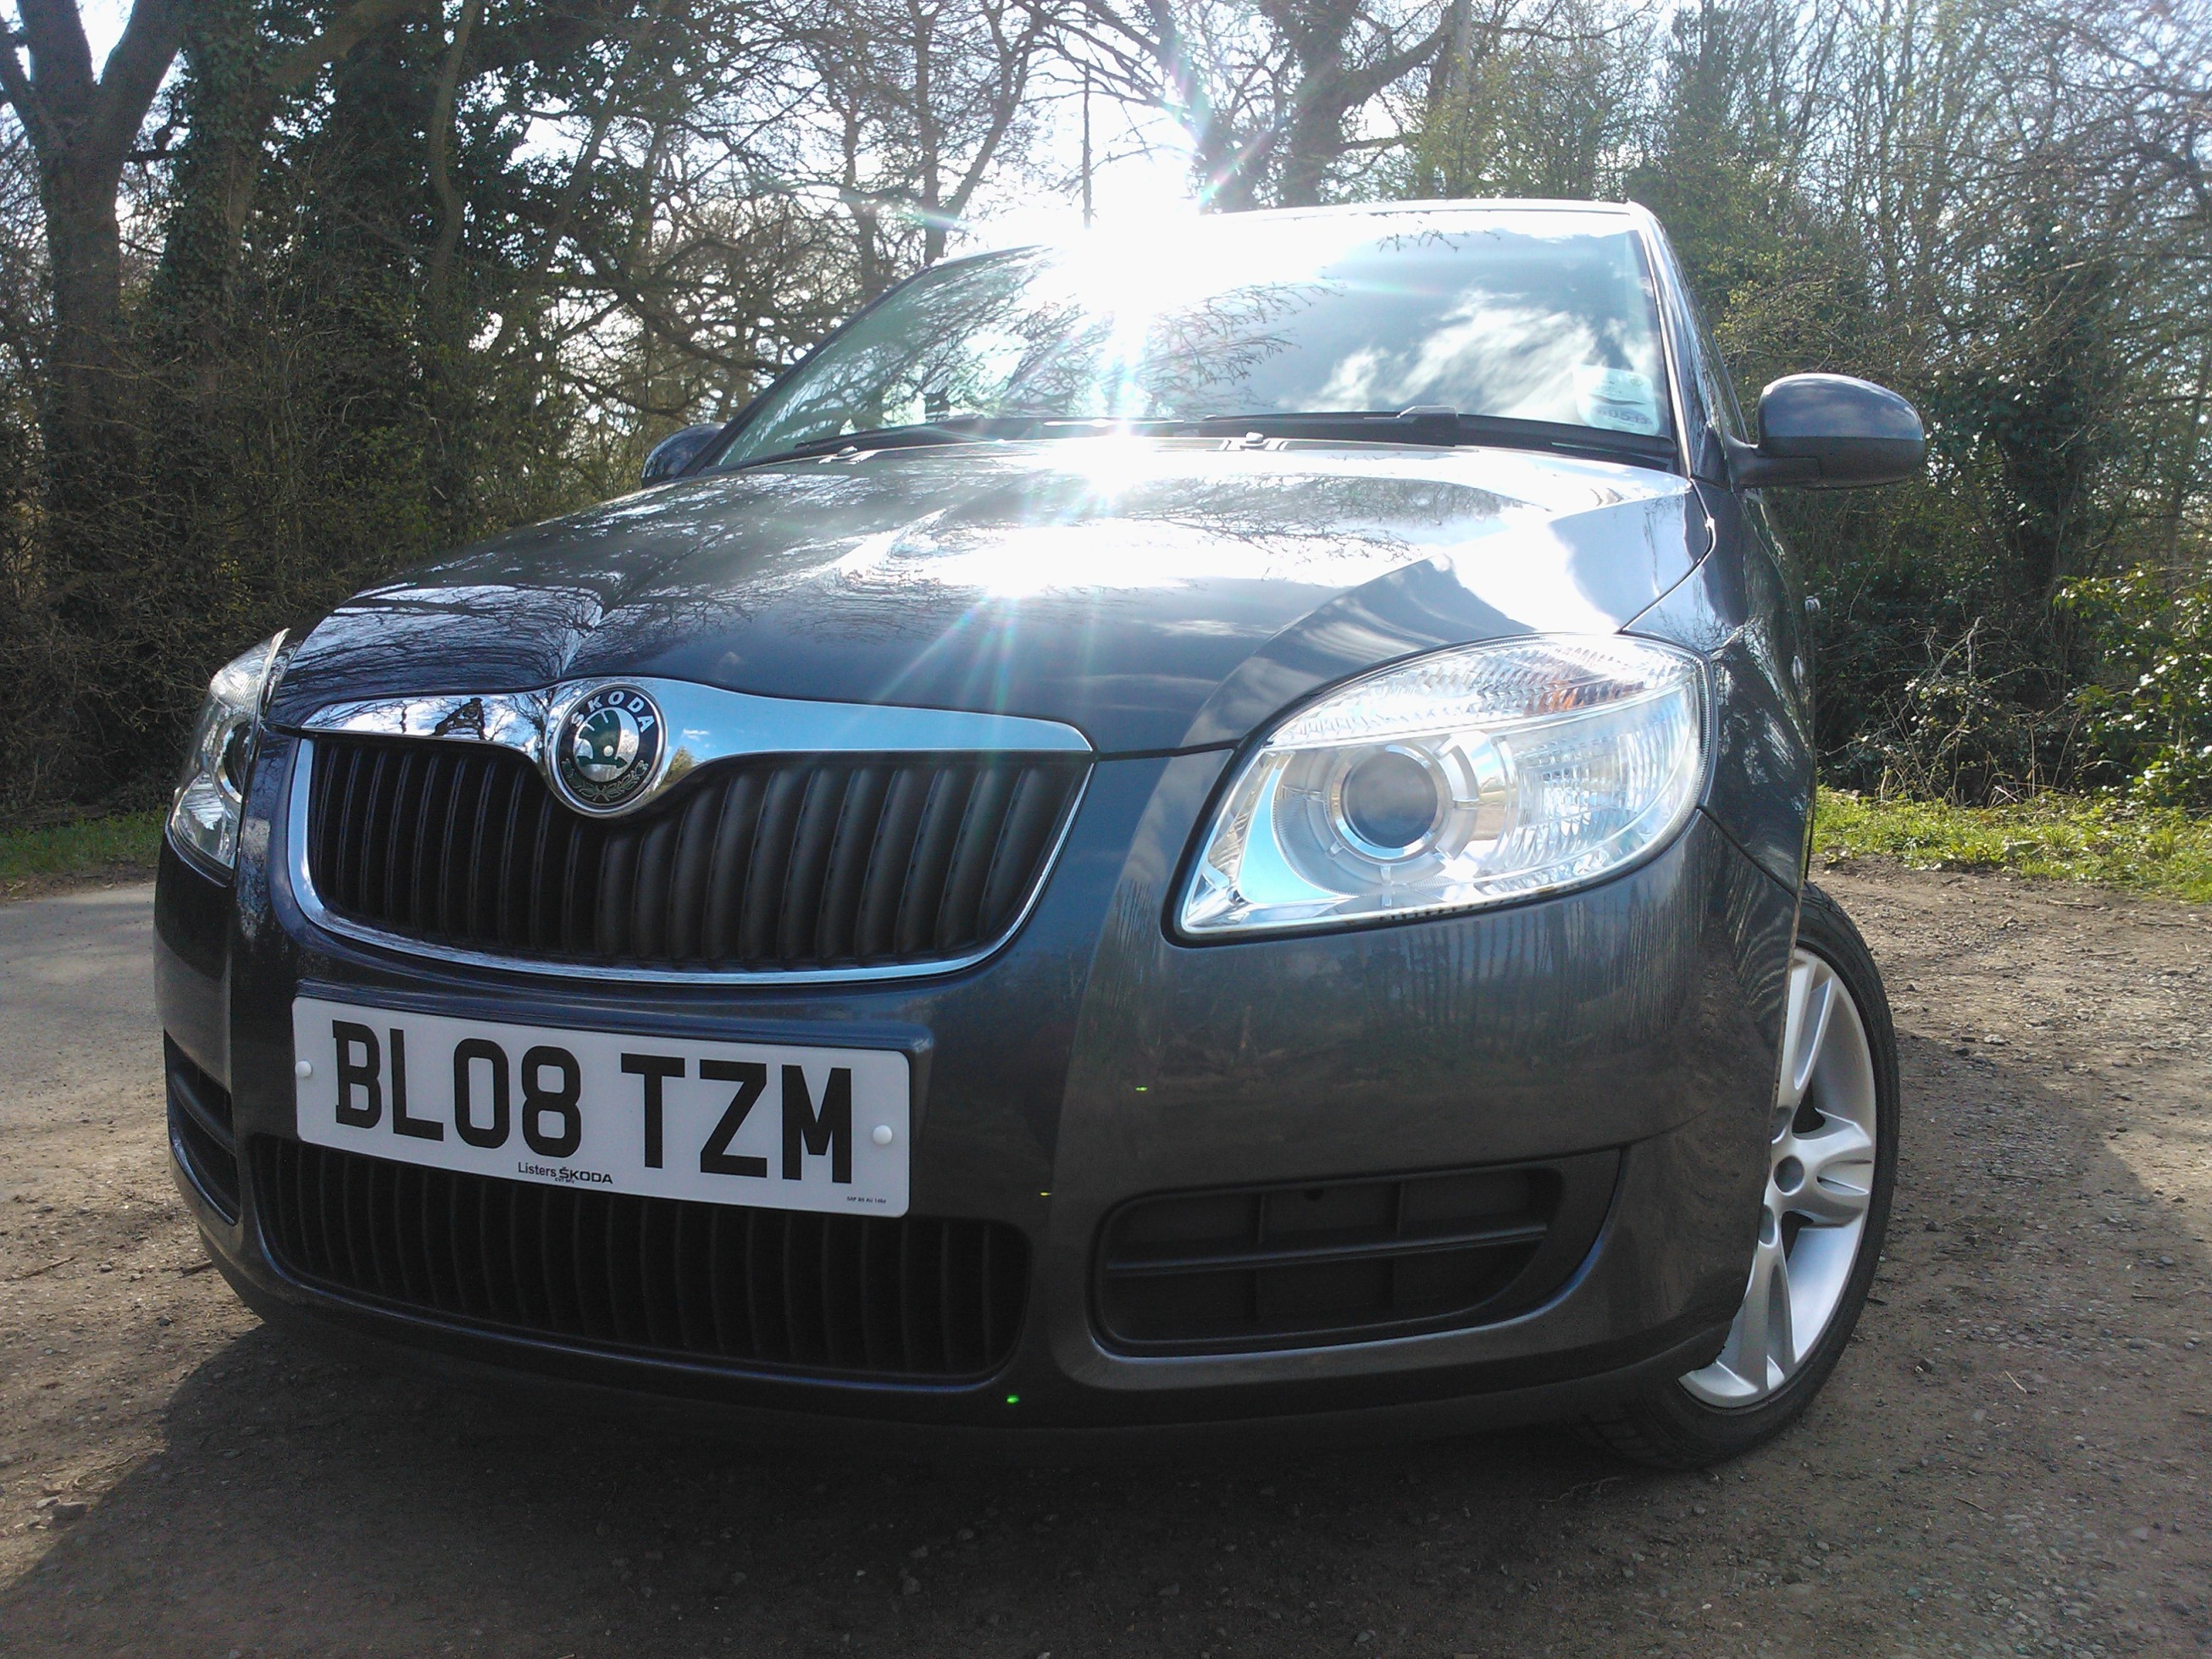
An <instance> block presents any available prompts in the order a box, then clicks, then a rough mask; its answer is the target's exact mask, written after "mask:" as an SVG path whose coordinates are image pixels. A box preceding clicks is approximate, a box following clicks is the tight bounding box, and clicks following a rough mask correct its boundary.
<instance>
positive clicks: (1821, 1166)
mask: <svg viewBox="0 0 2212 1659" xmlns="http://www.w3.org/2000/svg"><path fill="white" fill-rule="evenodd" d="M1789 1141H1790V1149H1791V1152H1792V1154H1793V1155H1794V1156H1795V1157H1796V1159H1797V1161H1798V1164H1799V1165H1800V1166H1801V1167H1802V1170H1804V1176H1803V1180H1802V1183H1801V1184H1800V1185H1799V1187H1798V1188H1797V1189H1796V1191H1795V1192H1791V1193H1787V1194H1784V1195H1783V1200H1782V1201H1783V1204H1784V1207H1785V1208H1787V1210H1788V1211H1789V1212H1790V1214H1792V1215H1801V1216H1803V1217H1804V1218H1806V1219H1807V1220H1808V1221H1811V1222H1813V1223H1814V1224H1815V1225H1820V1226H1828V1227H1836V1226H1842V1225H1845V1224H1846V1223H1849V1222H1853V1221H1857V1220H1858V1219H1859V1218H1861V1217H1862V1216H1863V1215H1865V1214H1866V1212H1867V1206H1868V1205H1869V1204H1871V1203H1872V1202H1873V1201H1874V1152H1875V1147H1874V1137H1873V1136H1872V1135H1870V1134H1869V1133H1867V1132H1866V1131H1865V1130H1864V1129H1862V1128H1861V1127H1859V1126H1858V1125H1857V1124H1856V1123H1853V1122H1851V1121H1850V1120H1849V1119H1847V1118H1830V1119H1828V1120H1827V1121H1826V1122H1824V1123H1823V1124H1822V1125H1821V1126H1820V1128H1818V1129H1816V1130H1814V1132H1813V1133H1810V1134H1804V1135H1791V1136H1790V1137H1789Z"/></svg>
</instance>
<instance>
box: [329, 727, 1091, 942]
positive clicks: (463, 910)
mask: <svg viewBox="0 0 2212 1659" xmlns="http://www.w3.org/2000/svg"><path fill="white" fill-rule="evenodd" d="M314 743H315V758H314V775H313V780H312V782H311V787H310V793H309V798H308V801H309V804H308V819H307V849H308V861H309V866H308V867H309V869H310V871H311V872H312V874H313V879H314V884H315V890H316V893H317V895H318V896H319V897H320V899H321V901H322V902H323V903H324V905H325V906H326V907H327V908H329V909H330V910H331V911H332V912H334V913H335V914H337V915H339V916H342V917H345V918H348V919H350V920H352V921H359V922H363V923H367V924H368V925H370V926H373V927H377V928H380V929H382V930H383V931H385V932H387V933H399V934H404V935H406V936H407V937H410V938H412V939H421V940H422V941H424V942H425V943H428V944H432V945H448V946H459V947H464V948H468V949H473V950H478V951H488V952H490V953H493V954H495V955H501V956H517V957H540V958H548V959H553V960H559V961H568V962H576V963H624V964H632V965H636V966H641V967H653V968H666V969H697V970H710V969H726V970H731V969H734V970H753V971H775V970H779V969H781V970H796V969H836V968H841V967H876V966H884V965H891V964H899V963H929V962H932V961H938V960H945V959H951V958H957V957H963V956H967V955H969V954H972V953H973V952H975V951H977V950H979V949H981V948H982V947H984V946H987V945H990V944H992V943H993V942H994V941H995V940H996V939H998V938H999V937H1000V935H1001V934H1003V933H1005V932H1006V930H1007V929H1008V928H1010V927H1012V926H1013V924H1014V921H1016V919H1017V918H1018V916H1019V915H1021V912H1022V908H1023V907H1024V905H1025V904H1026V903H1027V902H1028V901H1029V898H1030V895H1031V894H1032V893H1033V892H1034V891H1035V890H1036V886H1037V884H1038V883H1039V882H1040V881H1042V879H1043V878H1044V873H1045V866H1046V865H1047V864H1048V862H1049V861H1050V859H1051V856H1052V852H1053V848H1054V846H1055V845H1057V843H1058V841H1059V838H1060V829H1061V826H1062V824H1063V823H1064V822H1065V820H1066V815H1067V813H1068V812H1069V811H1071V810H1072V809H1073V805H1074V802H1075V798H1076V794H1077V793H1078V790H1079V787H1080V785H1081V783H1082V781H1083V775H1084V770H1085V762H1083V761H1082V760H1080V759H1070V758H1068V757H1027V758H1025V757H984V756H953V757H942V756H929V757H914V756H908V757H891V758H884V759H867V758H848V757H805V758H799V759H793V758H788V757H786V758H776V759H760V760H748V761H741V762H732V763H724V764H720V765H717V766H714V767H712V768H710V769H706V770H705V771H703V772H702V775H700V776H698V777H697V778H696V779H694V780H692V781H690V782H688V783H687V784H685V785H684V787H681V788H679V789H678V790H676V791H674V792H672V793H671V795H670V796H669V798H668V799H666V800H665V801H664V802H662V803H660V804H659V805H656V806H654V807H653V808H652V809H650V810H649V811H647V812H644V813H641V814H640V815H639V816H638V817H634V818H625V819H622V820H619V821H617V822H613V823H607V822H602V821H599V820H595V819H591V818H586V817H582V816H580V814H578V813H575V812H572V811H569V810H568V808H567V807H565V806H563V805H562V804H561V802H560V801H559V800H558V799H556V797H555V796H554V794H553V792H552V791H551V790H550V788H548V787H546V784H545V781H544V779H543V778H542V777H541V776H540V775H538V769H537V768H536V767H535V766H533V765H532V764H531V763H530V762H529V761H528V760H526V758H525V757H522V756H521V755H520V754H518V753H516V752H514V751H513V750H508V749H502V748H496V747H493V746H490V745H482V746H479V745H476V744H461V743H455V742H444V743H423V742H401V741H392V740H390V739H364V738H353V737H331V736H319V737H318V738H315V740H314Z"/></svg>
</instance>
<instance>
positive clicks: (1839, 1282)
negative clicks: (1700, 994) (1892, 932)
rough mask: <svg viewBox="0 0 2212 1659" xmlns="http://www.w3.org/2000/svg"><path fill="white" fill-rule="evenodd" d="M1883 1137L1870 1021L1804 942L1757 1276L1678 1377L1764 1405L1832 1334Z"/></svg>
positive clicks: (1786, 1037)
mask: <svg viewBox="0 0 2212 1659" xmlns="http://www.w3.org/2000/svg"><path fill="white" fill-rule="evenodd" d="M1878 1133H1880V1130H1879V1119H1878V1117H1877V1115H1876V1111H1875V1069H1874V1053H1873V1049H1872V1048H1871V1047H1870V1046H1869V1042H1868V1040H1867V1032H1866V1024H1865V1022H1864V1021H1863V1019H1862V1018H1860V1014H1859V1010H1858V1006H1857V1003H1856V1002H1854V1001H1853V1000H1852V998H1851V994H1850V989H1849V988H1848V987H1846V986H1845V985H1844V981H1843V979H1842V977H1841V975H1838V973H1837V972H1836V970H1835V969H1833V968H1832V967H1831V966H1829V964H1828V963H1826V962H1825V961H1824V960H1822V959H1821V958H1820V957H1818V956H1816V955H1814V953H1813V952H1812V951H1808V950H1804V949H1802V948H1800V949H1799V950H1797V951H1796V952H1795V953H1793V955H1792V956H1791V957H1790V994H1789V1003H1788V1007H1787V1011H1786V1012H1785V1015H1784V1024H1783V1031H1782V1076H1781V1081H1780V1084H1779V1086H1778V1090H1777V1093H1776V1099H1775V1104H1774V1115H1773V1121H1772V1125H1771V1133H1770V1135H1769V1138H1768V1142H1769V1144H1768V1160H1767V1176H1766V1194H1765V1204H1764V1206H1763V1207H1762V1208H1761V1210H1760V1212H1759V1243H1758V1246H1757V1248H1756V1249H1755V1250H1754V1251H1753V1255H1752V1262H1751V1279H1750V1283H1749V1284H1748V1285H1747V1287H1746V1288H1745V1291H1744V1298H1743V1305H1742V1307H1741V1308H1740V1309H1738V1310H1736V1316H1735V1323H1734V1324H1733V1325H1732V1326H1730V1327H1729V1334H1728V1341H1727V1343H1726V1344H1725V1345H1724V1346H1723V1347H1722V1349H1721V1352H1720V1354H1719V1356H1718V1357H1717V1358H1715V1359H1714V1360H1713V1362H1712V1363H1711V1364H1709V1365H1707V1366H1705V1367H1704V1368H1703V1369H1702V1370H1694V1371H1692V1372H1691V1373H1690V1374H1689V1375H1688V1376H1685V1377H1684V1378H1683V1379H1682V1386H1683V1387H1684V1388H1686V1389H1688V1390H1689V1391H1690V1393H1691V1394H1692V1395H1695V1396H1696V1397H1697V1398H1698V1399H1699V1400H1701V1401H1705V1403H1707V1404H1708V1405H1712V1406H1720V1407H1742V1406H1755V1405H1758V1404H1759V1403H1761V1402H1763V1401H1765V1400H1767V1399H1769V1398H1771V1396H1772V1395H1774V1394H1775V1392H1776V1391H1777V1390H1778V1389H1781V1388H1782V1387H1783V1386H1784V1384H1785V1383H1788V1382H1789V1381H1790V1378H1791V1377H1792V1376H1795V1375H1796V1373H1797V1371H1798V1370H1799V1369H1800V1368H1801V1367H1802V1365H1803V1364H1804V1362H1805V1360H1806V1358H1808V1356H1809V1355H1810V1354H1811V1353H1812V1352H1813V1351H1814V1347H1815V1346H1817V1345H1818V1344H1819V1342H1820V1339H1821V1337H1822V1336H1823V1335H1824V1334H1826V1331H1827V1329H1828V1327H1829V1326H1830V1324H1832V1322H1834V1320H1835V1317H1836V1313H1837V1310H1838V1309H1839V1308H1840V1307H1841V1306H1842V1305H1843V1301H1844V1287H1845V1285H1847V1284H1848V1283H1849V1281H1850V1276H1851V1266H1852V1263H1853V1262H1854V1261H1856V1260H1857V1256H1858V1252H1859V1245H1860V1243H1861V1242H1862V1241H1863V1239H1864V1237H1865V1236H1866V1227H1867V1213H1868V1210H1869V1206H1871V1204H1872V1202H1873V1196H1874V1179H1875V1152H1876V1136H1877V1134H1878Z"/></svg>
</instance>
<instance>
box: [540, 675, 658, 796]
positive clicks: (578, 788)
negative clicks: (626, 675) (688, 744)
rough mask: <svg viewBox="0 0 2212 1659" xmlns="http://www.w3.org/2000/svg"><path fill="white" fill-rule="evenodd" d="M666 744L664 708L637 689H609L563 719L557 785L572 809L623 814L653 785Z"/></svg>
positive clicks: (557, 737) (556, 748)
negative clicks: (662, 729)
mask: <svg viewBox="0 0 2212 1659" xmlns="http://www.w3.org/2000/svg"><path fill="white" fill-rule="evenodd" d="M662 743H663V738H662V731H661V720H660V708H659V704H657V703H655V702H653V699H652V698H651V697H649V696H647V695H646V694H645V693H644V692H642V691H641V690H638V689H637V687H635V686H634V685H603V686H601V687H599V690H596V691H591V692H587V693H586V694H585V695H584V696H581V697H579V698H578V699H577V700H576V701H575V702H574V703H572V704H570V705H569V708H568V713H567V714H563V715H562V717H561V726H560V729H559V730H558V731H557V732H555V733H554V738H553V781H554V783H555V784H556V786H557V787H559V789H560V791H561V793H562V795H564V796H566V797H567V798H568V803H569V805H572V806H577V807H580V808H582V809H583V810H584V811H586V812H613V811H620V810H621V809H622V808H623V807H624V806H627V805H629V803H630V802H632V801H634V800H635V799H637V798H638V796H639V795H640V794H641V793H643V792H644V790H645V788H646V786H647V785H648V784H650V783H651V782H652V781H653V775H654V773H655V772H657V771H658V770H659V766H660V752H661V748H662Z"/></svg>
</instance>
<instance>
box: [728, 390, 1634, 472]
mask: <svg viewBox="0 0 2212 1659" xmlns="http://www.w3.org/2000/svg"><path fill="white" fill-rule="evenodd" d="M1114 433H1133V434H1137V435H1142V436H1146V437H1155V438H1178V437H1193V438H1201V437H1202V438H1213V437H1245V436H1254V437H1262V438H1308V439H1322V440H1324V441H1327V440H1336V441H1349V442H1354V443H1376V444H1413V445H1420V446H1427V447H1438V448H1449V447H1456V446H1460V445H1473V444H1482V445H1491V446H1494V447H1498V448H1504V449H1533V450H1539V451H1545V452H1550V453H1565V454H1577V455H1589V456H1594V457H1597V458H1600V459H1606V460H1630V461H1634V462H1636V463H1638V464H1639V465H1645V466H1658V467H1669V468H1671V467H1672V466H1674V465H1675V463H1676V461H1677V459H1678V457H1677V453H1676V451H1675V448H1674V440H1673V439H1672V438H1668V437H1662V436H1658V435H1650V434H1645V433H1641V432H1618V431H1613V430H1609V429H1607V428H1601V427H1588V426H1576V425H1572V424H1570V423H1568V422H1561V421H1524V420H1516V419H1512V418H1510V417H1507V416H1498V415H1467V414H1462V413H1461V412H1460V411H1459V410H1456V409H1453V408H1451V407H1449V405H1445V404H1416V405H1415V406H1414V407H1413V408H1411V409H1336V410H1254V411H1251V412H1249V413H1243V414H1227V415H1200V416H1154V417H1150V418H1144V419H1137V420H1126V419H1115V418H1114V417H1111V416H1061V415H951V416H944V417H943V418H941V419H939V420H934V421H921V422H915V423H914V424H911V425H906V426H886V427H871V428H864V429H862V430H860V431H857V432H842V433H838V434H836V435H834V436H830V437H825V438H810V439H808V440H806V441H805V442H802V443H797V444H793V446H792V447H790V448H788V449H781V450H778V451H776V452H775V453H773V454H769V455H757V456H753V457H751V458H750V459H746V460H744V461H741V462H739V463H738V465H739V466H740V467H750V466H762V465H769V463H772V462H775V461H793V460H804V459H807V458H809V457H811V456H818V455H842V454H844V453H848V452H855V453H857V452H860V451H865V450H879V449H914V448H921V447H927V446H931V445H939V444H966V443H975V442H979V441H985V442H987V441H992V440H994V439H995V440H1000V441H1032V442H1033V441H1037V440H1040V439H1054V438H1083V437H1098V436H1104V435H1110V434H1114Z"/></svg>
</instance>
